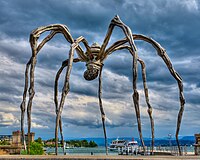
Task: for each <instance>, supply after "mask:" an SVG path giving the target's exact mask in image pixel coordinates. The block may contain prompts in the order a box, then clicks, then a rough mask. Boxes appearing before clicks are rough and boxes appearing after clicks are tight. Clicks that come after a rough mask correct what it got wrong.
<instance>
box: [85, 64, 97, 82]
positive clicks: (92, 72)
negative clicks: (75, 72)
mask: <svg viewBox="0 0 200 160" xmlns="http://www.w3.org/2000/svg"><path fill="white" fill-rule="evenodd" d="M98 74H99V68H98V67H96V66H95V65H94V64H89V65H87V70H86V71H85V72H84V75H83V76H84V78H85V79H86V80H87V81H92V80H93V79H95V78H97V76H98Z"/></svg>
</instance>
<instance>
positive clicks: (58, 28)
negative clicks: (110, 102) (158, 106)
mask: <svg viewBox="0 0 200 160" xmlns="http://www.w3.org/2000/svg"><path fill="white" fill-rule="evenodd" d="M115 26H118V27H120V28H121V29H122V30H123V32H124V34H125V38H124V39H121V40H118V41H116V42H115V43H113V44H112V45H111V46H110V47H108V48H106V47H107V44H108V42H109V40H110V37H111V34H112V31H113V29H114V27H115ZM47 31H50V34H49V35H48V36H46V37H45V38H44V39H43V40H42V42H41V43H39V44H37V43H38V39H39V38H40V36H41V34H43V33H45V32H47ZM57 33H61V34H63V35H64V37H65V39H66V40H67V41H68V42H69V43H70V44H71V47H70V51H69V58H68V59H67V60H65V61H63V63H62V66H61V68H60V69H59V70H58V72H57V75H56V78H55V88H54V102H55V107H56V127H55V139H56V154H57V153H58V130H59V128H60V133H61V139H62V141H63V135H62V121H61V113H62V110H63V106H64V103H65V98H66V96H67V94H68V92H69V79H70V73H71V69H72V64H73V63H77V62H84V63H86V66H87V70H86V71H85V72H84V78H85V79H86V80H88V81H90V80H93V79H95V78H97V77H98V76H99V77H98V78H99V88H98V97H99V106H100V112H101V118H102V125H103V131H104V137H105V147H106V153H107V154H108V148H107V136H106V128H105V113H104V109H103V104H102V100H101V97H102V69H103V62H104V61H105V60H106V58H107V57H108V56H109V55H110V54H112V53H113V52H114V51H116V50H121V49H127V50H128V51H129V52H130V54H131V55H132V56H133V96H132V97H133V102H134V106H135V112H136V117H137V123H138V132H139V136H140V140H141V144H142V147H143V150H144V152H145V144H144V141H143V136H142V126H141V120H140V108H139V94H138V91H137V76H138V66H137V62H139V63H140V64H141V68H142V79H143V86H144V93H145V98H146V103H147V106H148V114H149V117H150V123H151V134H152V149H151V152H153V147H154V121H153V117H152V107H151V105H150V101H149V96H148V87H147V83H146V82H147V80H146V71H145V63H144V61H143V60H142V59H140V58H139V57H138V53H137V48H136V45H135V43H134V40H142V41H146V42H148V43H150V44H151V45H152V46H153V47H154V48H155V49H156V51H157V54H158V55H159V56H160V57H161V58H162V59H163V61H164V62H165V64H166V66H167V67H168V69H169V72H170V73H171V75H172V76H173V77H174V79H175V80H176V81H177V83H178V87H179V98H180V110H179V114H178V119H177V129H176V140H177V144H178V148H179V154H180V155H181V149H180V145H179V141H178V134H179V130H180V125H181V120H182V114H183V111H184V104H185V99H184V96H183V83H182V78H181V77H180V75H179V74H178V73H177V72H176V71H175V69H174V68H173V65H172V63H171V61H170V59H169V57H168V55H167V53H166V51H165V49H164V48H163V47H162V46H161V45H160V44H159V43H158V42H156V41H155V40H153V39H151V38H149V37H146V36H144V35H140V34H132V31H131V30H130V28H129V27H128V26H126V25H125V24H124V23H123V22H122V21H121V20H120V18H119V16H115V17H114V18H113V19H112V20H111V23H110V25H109V28H108V31H107V34H106V37H105V39H104V41H103V44H102V45H101V46H99V45H98V44H97V43H94V44H93V45H92V46H89V45H88V42H87V41H86V39H85V38H84V37H83V36H80V37H78V38H77V39H75V40H74V39H73V38H72V36H71V34H70V32H69V29H68V28H67V26H65V25H62V24H52V25H48V26H43V27H39V28H37V29H35V30H33V31H32V32H31V35H30V44H31V49H32V56H31V58H30V60H29V61H28V63H27V65H26V71H25V87H24V93H23V100H22V103H21V106H20V107H21V131H22V139H23V141H24V145H25V138H24V137H25V136H24V114H25V109H26V95H27V91H28V86H29V100H28V104H27V118H28V137H29V135H30V132H31V108H32V100H33V97H34V94H35V91H34V70H35V66H36V61H37V54H38V53H39V51H40V50H41V48H42V47H43V46H44V45H45V43H47V42H48V41H49V40H51V39H52V38H53V37H54V35H56V34H57ZM80 43H83V45H84V47H85V48H86V52H84V51H83V50H82V48H81V46H80V45H79V44H80ZM74 50H76V52H77V55H78V57H77V58H74ZM65 67H67V70H66V74H65V82H64V86H63V89H62V95H61V99H60V102H59V103H58V80H59V77H60V74H61V73H62V71H63V69H64V68H65ZM29 72H30V79H29V80H28V74H29ZM28 82H29V83H30V85H28ZM28 139H29V138H28ZM29 145H30V140H28V148H29ZM25 147H26V145H25Z"/></svg>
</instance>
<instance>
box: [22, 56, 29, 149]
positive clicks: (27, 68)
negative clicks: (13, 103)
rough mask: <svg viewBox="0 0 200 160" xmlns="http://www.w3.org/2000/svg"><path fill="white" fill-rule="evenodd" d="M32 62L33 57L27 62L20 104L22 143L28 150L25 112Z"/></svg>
mask: <svg viewBox="0 0 200 160" xmlns="http://www.w3.org/2000/svg"><path fill="white" fill-rule="evenodd" d="M30 64H31V59H30V60H29V61H28V63H27V64H26V71H25V85H24V93H23V100H22V103H21V105H20V108H21V133H22V143H23V144H24V149H25V150H26V142H25V134H24V113H25V110H26V94H27V90H28V72H29V67H30Z"/></svg>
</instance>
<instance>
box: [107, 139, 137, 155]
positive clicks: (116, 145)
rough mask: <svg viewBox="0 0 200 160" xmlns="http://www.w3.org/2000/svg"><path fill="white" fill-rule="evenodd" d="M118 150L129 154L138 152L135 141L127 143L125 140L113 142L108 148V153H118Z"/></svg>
mask: <svg viewBox="0 0 200 160" xmlns="http://www.w3.org/2000/svg"><path fill="white" fill-rule="evenodd" d="M119 149H120V150H127V151H131V152H135V151H137V150H138V142H137V141H135V140H132V141H127V140H124V139H122V140H119V139H118V138H117V139H116V140H113V141H112V143H111V144H110V146H109V150H110V151H119Z"/></svg>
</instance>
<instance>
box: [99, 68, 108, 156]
mask: <svg viewBox="0 0 200 160" xmlns="http://www.w3.org/2000/svg"><path fill="white" fill-rule="evenodd" d="M102 69H103V66H102V67H101V68H100V73H99V92H98V96H99V107H100V111H101V119H102V125H103V132H104V139H105V148H106V155H108V141H107V136H106V127H105V118H106V116H105V112H104V109H103V104H102V100H101V97H102Z"/></svg>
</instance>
